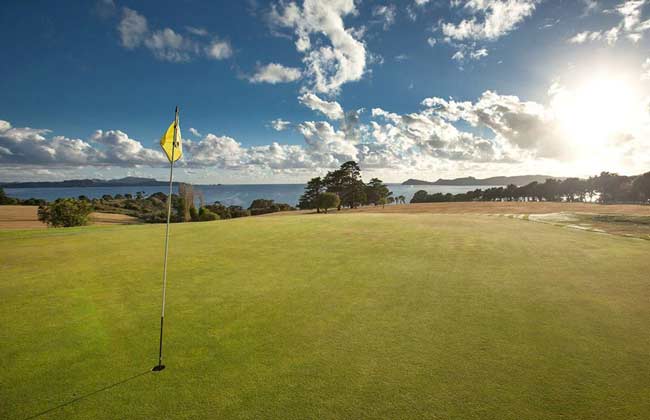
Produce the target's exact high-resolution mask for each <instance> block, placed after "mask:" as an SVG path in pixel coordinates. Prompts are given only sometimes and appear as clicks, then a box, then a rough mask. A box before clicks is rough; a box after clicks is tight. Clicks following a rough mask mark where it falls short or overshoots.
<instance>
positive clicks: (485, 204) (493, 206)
mask: <svg viewBox="0 0 650 420" xmlns="http://www.w3.org/2000/svg"><path fill="white" fill-rule="evenodd" d="M348 211H350V210H348ZM351 211H353V212H361V213H407V214H409V213H432V214H466V213H469V214H522V213H526V214H541V213H559V212H570V213H591V214H623V215H639V216H650V206H648V205H638V204H593V203H559V202H553V201H548V202H519V201H506V202H496V201H469V202H456V203H418V204H400V205H386V206H383V207H382V206H367V207H361V208H358V209H355V210H351Z"/></svg>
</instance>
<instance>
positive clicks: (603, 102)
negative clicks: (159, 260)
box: [0, 0, 650, 183]
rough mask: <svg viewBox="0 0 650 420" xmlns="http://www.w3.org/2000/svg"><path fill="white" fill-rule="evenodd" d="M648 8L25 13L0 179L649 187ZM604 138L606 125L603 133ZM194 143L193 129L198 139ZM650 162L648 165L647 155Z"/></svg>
mask: <svg viewBox="0 0 650 420" xmlns="http://www.w3.org/2000/svg"><path fill="white" fill-rule="evenodd" d="M648 15H650V6H648V5H646V1H645V0H627V1H622V0H619V1H597V0H582V1H577V0H572V1H568V0H567V1H561V0H555V1H552V0H545V1H544V0H468V1H460V0H451V1H442V0H429V1H426V0H402V1H397V0H382V1H373V0H363V1H353V0H330V1H325V0H306V1H304V2H303V1H261V0H259V1H253V0H251V1H198V0H184V1H178V0H177V1H174V2H171V1H169V2H167V1H128V0H125V1H118V0H115V1H111V0H100V1H96V2H91V1H77V2H74V1H67V2H65V7H61V5H60V4H59V3H56V2H47V1H41V2H36V1H30V2H24V1H9V2H5V3H4V4H3V10H2V13H1V14H0V31H2V32H3V33H2V34H1V35H2V36H0V43H1V44H2V51H3V60H2V62H1V63H0V89H1V90H2V92H3V99H4V100H3V101H2V104H1V108H0V120H2V122H0V163H1V164H2V168H0V180H2V181H14V180H28V179H29V180H34V179H63V178H76V177H93V178H107V177H108V178H110V177H118V176H125V175H138V176H153V177H157V178H160V179H162V178H164V177H165V173H166V169H165V166H166V165H165V162H164V160H163V159H162V157H161V156H162V155H161V154H160V151H159V148H158V146H157V144H156V143H157V141H158V138H159V137H160V135H161V134H162V132H163V131H164V130H165V128H166V125H168V124H169V122H170V120H171V119H172V118H173V109H174V106H175V105H176V104H178V105H179V106H180V107H181V127H182V130H183V137H184V139H185V142H184V147H185V150H186V154H185V158H184V160H183V162H182V163H181V164H180V165H181V166H180V169H179V172H178V173H179V177H180V179H183V180H186V181H192V182H197V183H218V182H221V183H240V182H241V183H256V182H304V181H305V180H307V179H309V178H310V177H311V176H314V175H319V174H322V173H324V172H325V171H327V170H329V169H331V168H333V167H336V166H338V165H339V164H340V163H342V162H343V161H345V160H349V159H354V160H357V161H359V162H360V164H361V166H362V168H363V169H364V171H365V172H367V173H368V176H370V175H372V176H379V177H381V178H383V179H385V180H387V181H402V180H403V179H405V178H408V177H417V178H424V179H436V178H438V177H453V176H465V175H474V176H477V177H483V176H491V175H501V174H523V173H540V172H543V173H547V174H551V175H560V176H561V175H564V176H568V175H589V174H592V173H594V172H598V171H600V170H613V171H619V172H623V173H636V172H643V171H647V170H648V169H650V166H648V163H649V162H648V159H646V158H645V156H644V155H645V154H644V153H642V152H641V151H643V150H644V148H645V147H647V144H646V142H647V140H646V139H648V136H647V134H648V126H649V125H648V115H647V114H648V109H647V98H648V95H647V94H648V93H649V92H648V87H649V86H648V81H647V75H646V74H648V75H650V73H648V72H649V71H650V62H647V63H646V59H647V58H648V57H649V56H650V54H649V53H648V42H647V41H646V38H647V37H648V33H647V31H648V29H650V23H648V22H650V21H648V20H647V19H648V18H649V17H650V16H648ZM594 121H595V123H594ZM190 128H192V130H191V131H190ZM646 150H647V149H646Z"/></svg>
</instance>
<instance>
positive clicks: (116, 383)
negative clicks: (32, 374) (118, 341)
mask: <svg viewBox="0 0 650 420" xmlns="http://www.w3.org/2000/svg"><path fill="white" fill-rule="evenodd" d="M148 373H151V369H148V370H146V371H144V372H141V373H138V374H136V375H133V376H130V377H128V378H126V379H122V380H121V381H118V382H115V383H113V384H110V385H107V386H105V387H103V388H101V389H97V390H95V391H92V392H89V393H87V394H83V395H80V396H78V397H76V398H74V399H72V400H70V401H66V402H64V403H63V404H59V405H57V406H55V407H52V408H48V409H47V410H45V411H41V412H40V413H37V414H34V415H33V416H30V417H27V418H25V419H24V420H31V419H35V418H38V417H41V416H44V415H45V414H49V413H51V412H53V411H55V410H58V409H60V408H63V407H66V406H68V405H71V404H74V403H76V402H79V401H81V400H84V399H86V398H88V397H92V396H93V395H96V394H99V393H100V392H104V391H108V390H109V389H111V388H115V387H116V386H119V385H122V384H125V383H127V382H129V381H132V380H134V379H137V378H139V377H141V376H144V375H146V374H148Z"/></svg>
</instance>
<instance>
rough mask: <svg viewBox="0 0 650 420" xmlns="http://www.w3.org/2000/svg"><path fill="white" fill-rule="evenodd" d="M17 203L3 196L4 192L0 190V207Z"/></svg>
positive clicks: (13, 199) (5, 195)
mask: <svg viewBox="0 0 650 420" xmlns="http://www.w3.org/2000/svg"><path fill="white" fill-rule="evenodd" d="M17 202H18V200H16V199H15V198H11V197H8V196H7V194H5V190H4V189H2V188H0V205H6V204H16V203H17Z"/></svg>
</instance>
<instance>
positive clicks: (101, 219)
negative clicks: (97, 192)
mask: <svg viewBox="0 0 650 420" xmlns="http://www.w3.org/2000/svg"><path fill="white" fill-rule="evenodd" d="M37 212H38V206H13V205H12V206H0V230H9V229H12V230H13V229H16V230H20V229H46V228H47V225H46V224H45V223H43V222H41V221H40V220H38V213H37ZM90 223H91V224H93V225H132V224H137V223H141V222H140V220H139V219H137V218H135V217H132V216H128V215H126V214H114V213H98V212H93V213H91V214H90Z"/></svg>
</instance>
